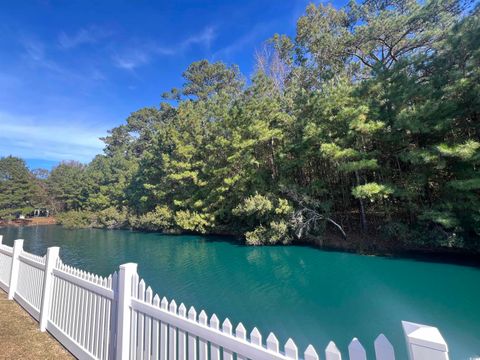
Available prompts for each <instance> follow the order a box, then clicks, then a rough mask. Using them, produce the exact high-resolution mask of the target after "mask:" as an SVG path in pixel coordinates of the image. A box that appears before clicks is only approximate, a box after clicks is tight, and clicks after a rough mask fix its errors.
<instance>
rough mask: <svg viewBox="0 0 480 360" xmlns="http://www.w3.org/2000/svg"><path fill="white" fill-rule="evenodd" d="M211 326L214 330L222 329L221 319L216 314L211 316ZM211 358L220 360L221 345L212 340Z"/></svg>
mask: <svg viewBox="0 0 480 360" xmlns="http://www.w3.org/2000/svg"><path fill="white" fill-rule="evenodd" d="M210 327H211V328H212V329H214V330H220V320H218V317H217V315H215V314H213V315H212V317H211V318H210ZM210 359H211V360H220V347H219V346H218V345H217V344H214V343H212V342H211V343H210Z"/></svg>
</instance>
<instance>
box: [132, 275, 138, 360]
mask: <svg viewBox="0 0 480 360" xmlns="http://www.w3.org/2000/svg"><path fill="white" fill-rule="evenodd" d="M138 280H139V279H138V274H135V275H134V276H133V278H132V289H131V296H132V297H133V298H135V299H136V298H137V297H138V285H139V283H138ZM137 315H138V313H137V312H136V311H134V310H132V311H131V320H130V359H132V360H133V359H136V355H137V331H138V325H137Z"/></svg>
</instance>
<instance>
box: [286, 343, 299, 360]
mask: <svg viewBox="0 0 480 360" xmlns="http://www.w3.org/2000/svg"><path fill="white" fill-rule="evenodd" d="M285 356H286V357H287V358H288V359H294V360H297V359H298V348H297V345H295V343H294V342H293V340H292V339H288V340H287V342H286V343H285Z"/></svg>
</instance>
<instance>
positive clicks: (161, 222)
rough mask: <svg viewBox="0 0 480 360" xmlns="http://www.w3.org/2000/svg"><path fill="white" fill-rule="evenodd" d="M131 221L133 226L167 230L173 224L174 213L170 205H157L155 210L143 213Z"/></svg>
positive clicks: (150, 229) (144, 228)
mask: <svg viewBox="0 0 480 360" xmlns="http://www.w3.org/2000/svg"><path fill="white" fill-rule="evenodd" d="M132 220H133V221H132ZM130 221H131V225H132V227H133V228H137V229H143V230H149V231H166V230H169V229H171V228H172V226H173V213H172V211H171V210H170V208H169V207H168V206H160V205H159V206H157V207H155V210H153V211H150V212H147V213H145V214H142V215H140V216H138V217H137V218H133V219H131V220H130Z"/></svg>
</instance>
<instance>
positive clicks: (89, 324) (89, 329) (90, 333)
mask: <svg viewBox="0 0 480 360" xmlns="http://www.w3.org/2000/svg"><path fill="white" fill-rule="evenodd" d="M87 280H88V282H92V280H93V277H92V274H90V273H89V274H88V277H87ZM88 294H89V304H88V312H87V340H86V341H85V344H84V347H85V348H86V349H88V352H91V344H92V338H93V336H94V334H93V322H94V320H95V319H94V318H93V308H94V307H95V300H96V299H95V298H96V295H95V294H94V293H93V292H92V291H89V292H88Z"/></svg>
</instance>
